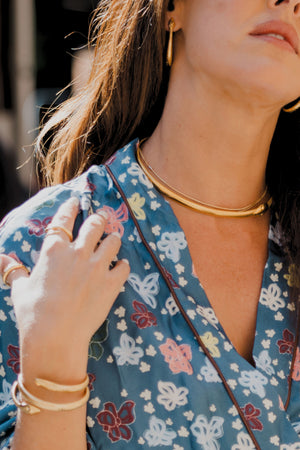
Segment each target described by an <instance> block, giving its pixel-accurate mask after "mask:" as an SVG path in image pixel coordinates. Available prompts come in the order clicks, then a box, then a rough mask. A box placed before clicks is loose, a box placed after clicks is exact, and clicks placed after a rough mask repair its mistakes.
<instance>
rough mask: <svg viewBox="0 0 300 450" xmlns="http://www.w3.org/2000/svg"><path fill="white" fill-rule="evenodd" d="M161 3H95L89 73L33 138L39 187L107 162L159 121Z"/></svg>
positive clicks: (156, 0)
mask: <svg viewBox="0 0 300 450" xmlns="http://www.w3.org/2000/svg"><path fill="white" fill-rule="evenodd" d="M167 3H168V0H122V1H120V0H101V2H100V3H99V6H98V7H97V9H96V10H95V12H94V14H93V20H92V22H91V25H92V26H91V30H90V39H89V42H90V44H89V45H90V48H91V49H92V51H93V52H94V59H93V64H92V69H91V74H90V77H89V80H88V82H87V83H86V85H85V87H84V88H83V89H82V91H81V92H80V93H79V94H77V95H74V96H73V97H71V98H69V99H68V100H67V101H66V102H64V103H63V104H62V105H61V106H60V107H58V109H57V110H56V111H55V112H54V114H53V115H52V117H51V118H50V119H49V120H48V122H47V123H46V124H45V126H44V127H43V128H42V130H41V132H40V134H39V136H38V139H37V152H36V153H37V159H38V161H39V168H40V170H41V172H40V174H41V175H42V185H51V184H57V183H63V182H65V181H67V180H70V179H72V178H74V177H76V176H78V175H79V174H81V173H82V172H83V171H84V170H85V169H87V168H88V167H89V166H90V165H91V164H92V163H100V162H102V161H105V160H106V159H108V158H109V157H110V156H111V155H112V153H113V152H115V151H116V150H117V149H118V148H120V147H122V146H123V145H125V144H126V143H128V142H129V141H130V140H131V138H132V137H135V136H136V135H137V132H140V133H141V134H149V133H151V131H153V130H154V128H155V126H156V124H157V122H158V120H159V117H160V115H161V111H162V107H163V102H164V97H165V92H162V91H166V89H165V88H164V87H163V86H164V85H165V84H166V83H164V79H166V78H167V77H168V73H167V68H166V66H165V64H164V54H165V52H164V48H165V40H166V32H165V30H164V20H165V10H166V7H167Z"/></svg>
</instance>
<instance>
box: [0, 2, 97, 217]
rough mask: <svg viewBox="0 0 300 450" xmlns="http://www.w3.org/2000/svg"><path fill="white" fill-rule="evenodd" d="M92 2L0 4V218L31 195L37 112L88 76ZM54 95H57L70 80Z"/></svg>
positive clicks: (57, 101) (34, 188) (35, 185)
mask: <svg viewBox="0 0 300 450" xmlns="http://www.w3.org/2000/svg"><path fill="white" fill-rule="evenodd" d="M96 5H97V0H0V58H1V64H0V219H1V218H2V217H3V216H4V215H5V214H6V213H7V212H8V211H10V210H11V209H13V208H14V207H16V206H18V205H19V204H20V203H22V202H23V201H24V200H27V199H28V198H30V197H31V196H32V195H34V193H36V192H37V190H38V186H37V180H36V174H35V166H34V161H33V151H34V148H33V145H32V144H33V142H34V140H35V138H36V136H37V130H38V126H39V123H40V119H41V117H42V111H43V110H44V109H45V107H47V106H50V105H51V104H52V103H53V102H55V104H58V103H60V102H61V101H62V100H64V99H66V98H67V97H68V96H70V95H72V93H73V90H76V88H77V87H78V86H80V85H81V83H82V82H83V80H84V79H85V78H86V77H87V76H88V73H89V68H90V55H89V53H88V50H87V48H86V43H87V36H88V29H89V23H90V19H91V13H92V11H93V9H94V8H95V7H96ZM71 80H73V81H75V84H74V87H73V88H72V89H71V88H68V89H67V90H65V91H64V92H63V93H62V94H61V95H60V96H57V94H58V93H59V92H60V91H61V90H62V89H63V88H65V87H66V86H67V85H68V84H69V83H70V81H71Z"/></svg>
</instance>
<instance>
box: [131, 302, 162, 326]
mask: <svg viewBox="0 0 300 450" xmlns="http://www.w3.org/2000/svg"><path fill="white" fill-rule="evenodd" d="M132 306H133V307H134V309H135V311H136V312H135V313H133V314H131V316H130V319H131V320H132V321H133V322H135V323H136V324H137V326H138V327H139V328H147V327H151V326H152V325H153V326H156V325H157V320H156V317H155V315H154V314H153V313H152V312H151V311H148V309H147V307H146V306H145V305H144V303H141V302H138V301H137V300H134V301H133V302H132Z"/></svg>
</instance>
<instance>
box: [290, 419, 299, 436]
mask: <svg viewBox="0 0 300 450" xmlns="http://www.w3.org/2000/svg"><path fill="white" fill-rule="evenodd" d="M292 425H293V427H294V429H295V431H296V433H297V434H298V435H299V436H300V421H299V422H294V423H292Z"/></svg>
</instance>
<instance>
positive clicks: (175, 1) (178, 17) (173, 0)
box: [165, 0, 186, 32]
mask: <svg viewBox="0 0 300 450" xmlns="http://www.w3.org/2000/svg"><path fill="white" fill-rule="evenodd" d="M185 1H186V0H169V1H168V3H167V11H166V21H165V28H166V31H169V23H170V20H171V19H173V20H174V22H175V26H174V32H175V31H178V30H180V29H181V28H182V22H183V9H184V2H185Z"/></svg>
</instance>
